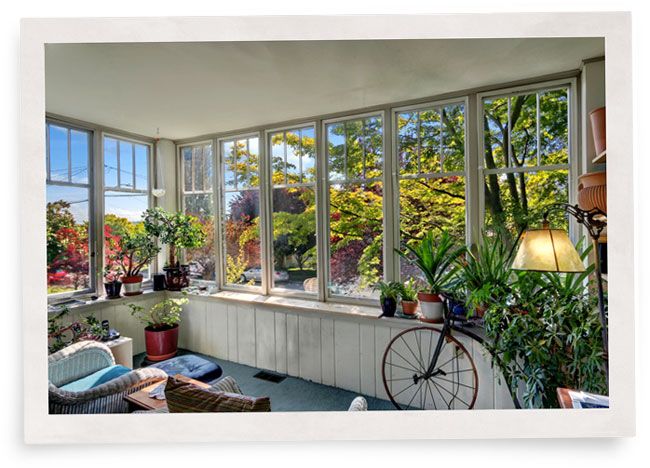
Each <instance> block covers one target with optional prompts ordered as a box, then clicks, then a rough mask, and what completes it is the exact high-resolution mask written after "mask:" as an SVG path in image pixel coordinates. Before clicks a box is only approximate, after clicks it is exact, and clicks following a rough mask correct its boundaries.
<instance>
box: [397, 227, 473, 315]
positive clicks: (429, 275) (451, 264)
mask: <svg viewBox="0 0 650 468" xmlns="http://www.w3.org/2000/svg"><path fill="white" fill-rule="evenodd" d="M395 250H396V252H397V253H398V254H399V255H400V256H402V257H403V258H404V259H405V260H406V261H408V262H409V263H411V264H412V265H414V266H416V267H418V268H419V269H420V270H421V271H422V273H423V274H424V276H425V278H426V279H427V282H428V283H429V290H428V291H420V292H419V293H418V299H419V300H420V305H421V309H422V315H424V318H425V319H426V320H433V321H438V320H442V318H443V304H442V297H441V294H442V293H444V292H445V290H447V289H450V288H452V285H453V282H454V281H455V280H456V279H457V278H456V276H457V273H458V269H459V266H458V263H457V260H458V258H459V257H460V256H461V255H462V254H463V252H465V250H466V249H465V247H464V246H463V247H456V246H455V245H454V241H453V240H452V238H451V237H450V236H449V233H447V232H446V231H443V232H442V234H441V236H440V239H439V240H438V242H436V240H435V234H434V231H429V232H427V233H426V234H425V235H424V237H423V238H422V239H421V240H419V241H415V242H413V243H411V244H406V250H398V249H395Z"/></svg>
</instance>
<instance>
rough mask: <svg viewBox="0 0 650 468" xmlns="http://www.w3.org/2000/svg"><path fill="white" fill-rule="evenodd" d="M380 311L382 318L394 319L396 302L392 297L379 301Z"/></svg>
mask: <svg viewBox="0 0 650 468" xmlns="http://www.w3.org/2000/svg"><path fill="white" fill-rule="evenodd" d="M381 310H382V312H383V313H382V314H381V315H382V316H383V317H394V316H395V311H396V310H397V301H396V300H395V299H393V298H392V297H386V298H384V299H383V300H382V301H381Z"/></svg>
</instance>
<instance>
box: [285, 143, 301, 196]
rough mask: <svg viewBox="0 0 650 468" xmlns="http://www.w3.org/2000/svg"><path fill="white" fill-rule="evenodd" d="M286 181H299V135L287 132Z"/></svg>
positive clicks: (290, 182) (292, 182)
mask: <svg viewBox="0 0 650 468" xmlns="http://www.w3.org/2000/svg"><path fill="white" fill-rule="evenodd" d="M286 145H287V166H286V167H287V183H289V184H297V183H300V135H299V133H298V132H287V141H286Z"/></svg>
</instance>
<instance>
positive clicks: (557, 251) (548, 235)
mask: <svg viewBox="0 0 650 468" xmlns="http://www.w3.org/2000/svg"><path fill="white" fill-rule="evenodd" d="M512 268H513V269H514V270H533V271H556V272H561V273H579V272H582V271H585V266H584V264H583V263H582V260H580V255H579V254H578V252H577V251H576V248H575V247H574V246H573V243H571V239H569V236H568V235H567V233H566V232H565V231H563V230H561V229H548V228H542V229H530V230H528V231H526V232H524V234H523V236H522V239H521V244H520V245H519V250H517V255H516V256H515V260H514V261H513V262H512Z"/></svg>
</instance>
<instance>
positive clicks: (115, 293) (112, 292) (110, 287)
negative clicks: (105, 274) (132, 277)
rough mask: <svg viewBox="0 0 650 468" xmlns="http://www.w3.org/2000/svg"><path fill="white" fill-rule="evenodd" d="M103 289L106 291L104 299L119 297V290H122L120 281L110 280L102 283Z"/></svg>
mask: <svg viewBox="0 0 650 468" xmlns="http://www.w3.org/2000/svg"><path fill="white" fill-rule="evenodd" d="M104 291H106V299H117V298H119V297H120V292H121V291H122V282H121V281H112V282H110V283H104Z"/></svg>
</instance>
